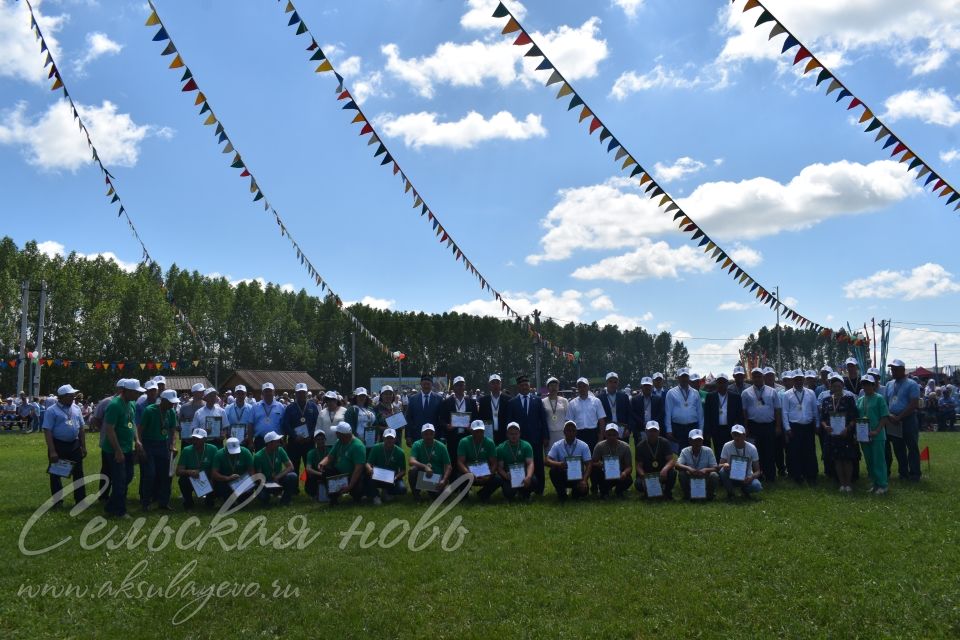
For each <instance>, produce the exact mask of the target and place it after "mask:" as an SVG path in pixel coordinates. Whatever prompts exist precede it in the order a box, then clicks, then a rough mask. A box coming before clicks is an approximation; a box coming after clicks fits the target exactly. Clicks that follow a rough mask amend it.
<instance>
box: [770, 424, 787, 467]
mask: <svg viewBox="0 0 960 640" xmlns="http://www.w3.org/2000/svg"><path fill="white" fill-rule="evenodd" d="M773 460H774V464H775V465H776V467H777V473H779V474H780V475H781V476H785V475H787V438H786V435H785V434H784V433H783V432H782V431H781V432H780V433H779V434H777V433H776V430H774V435H773Z"/></svg>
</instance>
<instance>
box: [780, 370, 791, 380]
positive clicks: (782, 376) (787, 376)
mask: <svg viewBox="0 0 960 640" xmlns="http://www.w3.org/2000/svg"><path fill="white" fill-rule="evenodd" d="M793 376H794V373H793V371H784V372H783V373H781V374H780V379H781V380H793Z"/></svg>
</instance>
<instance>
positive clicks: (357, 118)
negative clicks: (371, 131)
mask: <svg viewBox="0 0 960 640" xmlns="http://www.w3.org/2000/svg"><path fill="white" fill-rule="evenodd" d="M366 121H367V119H366V118H364V117H363V114H362V113H359V112H357V115H355V116H353V123H357V122H366Z"/></svg>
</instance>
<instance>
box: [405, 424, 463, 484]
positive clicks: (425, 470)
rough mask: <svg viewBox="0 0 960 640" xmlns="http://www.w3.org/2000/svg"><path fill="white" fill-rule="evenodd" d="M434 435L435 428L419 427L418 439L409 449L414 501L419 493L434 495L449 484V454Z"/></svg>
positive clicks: (450, 467)
mask: <svg viewBox="0 0 960 640" xmlns="http://www.w3.org/2000/svg"><path fill="white" fill-rule="evenodd" d="M436 433H437V430H436V427H434V426H433V425H432V424H430V423H429V422H427V423H425V424H424V425H423V426H422V427H420V439H419V440H417V441H416V442H414V443H413V448H412V449H410V487H411V489H412V490H413V497H414V499H416V500H419V499H420V492H421V491H427V492H428V493H430V494H431V495H436V494H439V493H440V492H441V491H443V490H444V489H446V488H447V484H448V483H449V482H450V474H451V473H452V470H453V465H452V464H451V463H450V452H449V451H448V450H447V445H445V444H444V443H442V442H440V441H439V440H437V438H436Z"/></svg>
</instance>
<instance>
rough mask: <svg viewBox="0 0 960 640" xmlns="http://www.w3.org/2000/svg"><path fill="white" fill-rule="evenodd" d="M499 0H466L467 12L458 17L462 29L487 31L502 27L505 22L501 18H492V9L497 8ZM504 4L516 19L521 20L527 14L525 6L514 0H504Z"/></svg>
mask: <svg viewBox="0 0 960 640" xmlns="http://www.w3.org/2000/svg"><path fill="white" fill-rule="evenodd" d="M498 1H499V0H467V12H466V13H465V14H463V15H462V16H461V17H460V26H461V27H463V28H464V29H474V30H478V31H487V30H490V29H502V28H503V25H504V24H506V23H505V21H504V19H503V18H494V17H493V10H494V9H496V8H497V3H498ZM503 4H504V5H506V7H507V9H509V10H510V13H512V14H513V15H514V16H516V18H517V20H523V18H524V17H525V16H526V15H527V8H526V7H525V6H523V4H521V3H519V2H515V1H514V0H504V3H503Z"/></svg>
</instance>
